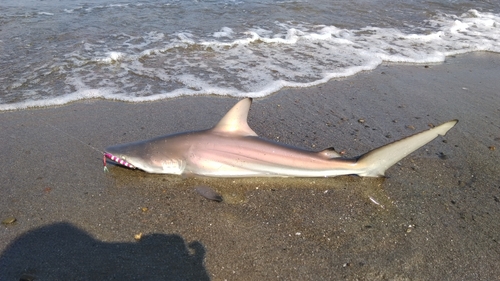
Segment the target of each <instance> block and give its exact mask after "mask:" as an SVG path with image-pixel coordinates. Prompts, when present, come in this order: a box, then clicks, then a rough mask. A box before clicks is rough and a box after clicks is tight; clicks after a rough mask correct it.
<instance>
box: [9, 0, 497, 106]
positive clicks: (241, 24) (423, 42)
mask: <svg viewBox="0 0 500 281" xmlns="http://www.w3.org/2000/svg"><path fill="white" fill-rule="evenodd" d="M498 42H500V5H499V4H498V3H497V2H495V1H481V2H470V1H405V3H400V1H264V0H261V1H227V0H224V1H140V2H130V1H124V2H115V1H109V0H106V1H85V2H74V1H58V2H54V3H52V2H46V1H10V0H8V1H2V3H0V110H13V109H21V108H27V107H36V106H46V105H57V104H65V103H68V102H71V101H75V100H82V99H93V98H103V99H112V100H124V101H130V102H141V101H151V100H158V99H164V98H170V97H176V96H181V95H202V94H215V95H231V96H236V97H245V96H250V97H263V96H267V95H270V94H272V93H275V92H276V91H278V90H279V89H281V88H283V87H308V86H312V85H317V84H321V83H324V82H326V81H328V80H330V79H332V78H337V77H347V76H351V75H354V74H356V73H358V72H360V71H364V70H371V69H374V68H375V67H377V66H378V65H380V64H381V63H383V62H398V63H435V62H441V61H443V60H445V58H446V56H450V55H455V54H460V53H466V52H473V51H491V52H500V43H498Z"/></svg>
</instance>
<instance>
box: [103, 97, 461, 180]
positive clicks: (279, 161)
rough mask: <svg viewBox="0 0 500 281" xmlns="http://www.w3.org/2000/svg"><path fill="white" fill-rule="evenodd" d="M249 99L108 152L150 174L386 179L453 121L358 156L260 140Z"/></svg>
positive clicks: (453, 122)
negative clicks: (202, 125) (192, 127)
mask: <svg viewBox="0 0 500 281" xmlns="http://www.w3.org/2000/svg"><path fill="white" fill-rule="evenodd" d="M251 104H252V100H251V99H249V98H246V99H243V100H241V101H239V102H238V103H237V104H236V105H235V106H233V108H231V109H230V110H229V111H228V113H227V114H226V115H225V116H224V117H223V118H222V119H221V120H220V122H219V123H218V124H217V125H216V126H215V127H213V128H212V129H208V130H203V131H195V132H185V133H178V134H173V135H166V136H161V137H156V138H153V139H150V140H145V141H139V142H133V143H128V144H122V145H116V146H111V147H108V148H106V150H105V151H106V153H110V154H112V155H113V156H115V157H118V158H120V159H122V160H124V161H126V162H128V163H130V164H131V165H133V167H135V168H137V169H141V170H143V171H146V172H148V173H160V174H177V175H202V176H211V177H333V176H340V175H359V176H366V177H380V176H384V173H385V171H386V170H387V169H388V168H389V167H391V166H392V165H394V164H395V163H397V162H398V161H399V160H401V159H402V158H404V157H405V156H407V155H408V154H410V153H412V152H413V151H415V150H417V149H418V148H420V147H422V146H423V145H425V144H427V143H428V142H430V141H432V140H433V139H435V138H436V137H437V136H439V135H445V134H446V132H448V130H450V129H451V128H452V127H453V126H454V125H455V124H456V123H457V122H458V120H452V121H449V122H446V123H443V124H441V125H439V126H436V127H434V128H432V129H429V130H427V131H423V132H420V133H417V134H415V135H412V136H410V137H407V138H404V139H401V140H398V141H395V142H393V143H390V144H387V145H384V146H382V147H379V148H376V149H374V150H372V151H370V152H368V153H366V154H363V155H361V156H359V157H356V158H343V157H341V156H340V155H339V154H338V153H336V152H335V151H334V150H333V149H325V150H322V151H319V152H318V151H309V150H305V149H301V148H296V147H292V146H287V145H283V144H279V143H276V142H273V141H270V140H266V139H263V138H260V137H259V136H258V135H257V134H256V133H255V132H254V131H253V130H252V129H251V128H250V127H249V126H248V123H247V117H248V111H249V109H250V105H251Z"/></svg>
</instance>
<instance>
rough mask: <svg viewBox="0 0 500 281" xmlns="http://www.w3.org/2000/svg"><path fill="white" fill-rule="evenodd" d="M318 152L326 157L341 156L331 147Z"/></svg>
mask: <svg viewBox="0 0 500 281" xmlns="http://www.w3.org/2000/svg"><path fill="white" fill-rule="evenodd" d="M318 154H319V155H320V156H321V157H323V158H325V159H332V158H338V157H341V155H340V154H339V153H338V152H337V151H335V148H333V147H329V148H327V149H324V150H321V151H320V152H318Z"/></svg>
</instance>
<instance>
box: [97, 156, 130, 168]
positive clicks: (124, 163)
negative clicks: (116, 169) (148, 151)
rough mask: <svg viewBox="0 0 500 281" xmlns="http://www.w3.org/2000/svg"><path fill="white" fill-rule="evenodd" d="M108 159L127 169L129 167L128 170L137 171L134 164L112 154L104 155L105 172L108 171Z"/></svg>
mask: <svg viewBox="0 0 500 281" xmlns="http://www.w3.org/2000/svg"><path fill="white" fill-rule="evenodd" d="M106 158H107V159H110V160H112V161H114V162H116V163H118V164H120V165H122V166H125V167H128V168H131V169H135V168H136V167H135V166H134V165H132V164H130V163H129V162H127V161H125V160H123V159H121V158H120V157H117V156H114V155H113V154H111V153H104V156H103V164H104V170H106Z"/></svg>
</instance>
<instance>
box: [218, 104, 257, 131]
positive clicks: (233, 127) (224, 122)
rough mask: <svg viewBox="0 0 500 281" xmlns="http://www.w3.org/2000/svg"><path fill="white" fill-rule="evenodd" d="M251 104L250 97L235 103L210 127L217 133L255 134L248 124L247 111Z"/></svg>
mask: <svg viewBox="0 0 500 281" xmlns="http://www.w3.org/2000/svg"><path fill="white" fill-rule="evenodd" d="M250 105H252V99H251V98H246V99H242V100H240V101H239V102H238V103H237V104H235V105H234V106H233V107H232V108H231V109H230V110H229V111H228V112H227V113H226V115H224V117H222V119H221V120H220V121H219V123H217V125H215V127H213V128H212V131H214V132H218V133H230V134H236V135H242V136H257V134H256V133H255V132H254V131H253V130H252V129H251V128H250V126H248V122H247V119H248V111H249V110H250Z"/></svg>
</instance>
